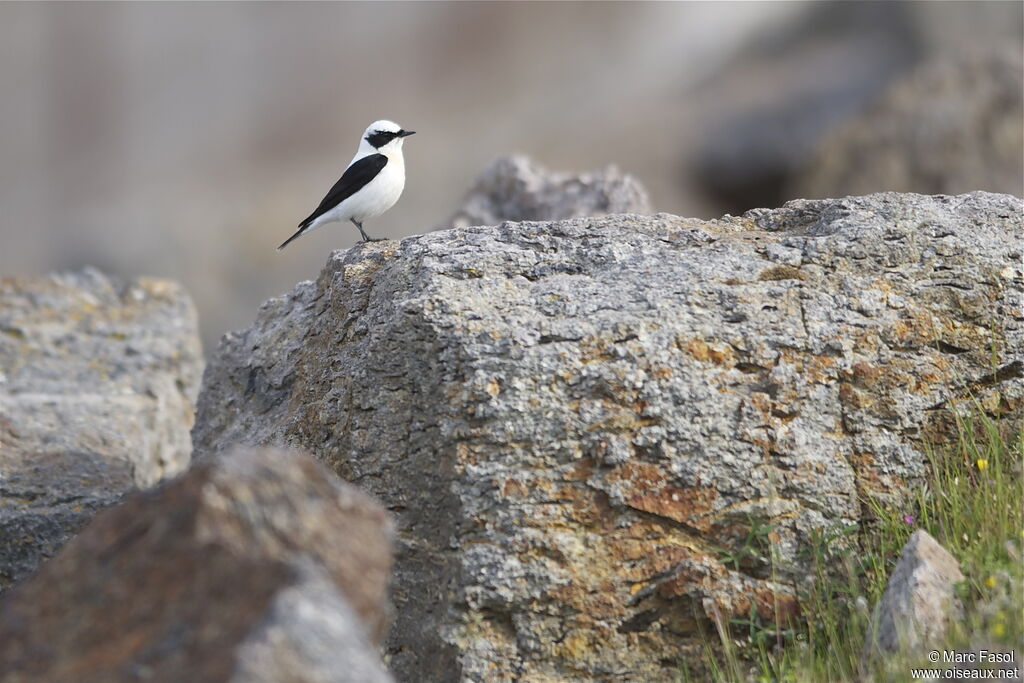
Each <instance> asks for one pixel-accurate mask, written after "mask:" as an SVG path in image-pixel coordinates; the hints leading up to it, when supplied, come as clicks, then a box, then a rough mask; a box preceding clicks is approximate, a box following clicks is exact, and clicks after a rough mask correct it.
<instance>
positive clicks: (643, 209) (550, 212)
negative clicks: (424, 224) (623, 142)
mask: <svg viewBox="0 0 1024 683" xmlns="http://www.w3.org/2000/svg"><path fill="white" fill-rule="evenodd" d="M650 212H651V207H650V200H649V199H648V198H647V191H646V190H645V189H644V188H643V186H642V185H641V184H640V182H639V181H637V180H636V179H635V178H633V177H632V176H629V175H624V174H623V173H622V172H620V171H619V170H618V169H617V168H615V167H614V166H609V167H608V168H606V169H604V170H602V171H598V172H595V173H583V174H581V175H572V174H569V173H553V172H551V171H548V170H547V169H544V168H541V167H540V166H539V165H537V164H536V163H534V162H532V161H530V160H529V159H527V158H526V157H523V156H509V157H502V158H500V159H498V160H496V161H495V162H494V163H492V164H491V165H490V166H488V167H487V168H486V169H484V171H483V173H481V174H480V177H479V178H477V181H476V185H474V186H473V189H471V190H470V191H469V193H468V194H467V195H466V199H465V201H464V202H463V204H462V208H460V209H459V210H458V211H457V212H456V213H455V215H454V216H452V217H451V219H450V220H449V221H448V223H447V225H445V226H444V227H456V228H464V227H468V226H471V225H497V224H498V223H501V222H502V221H547V220H560V219H563V218H575V217H578V216H594V215H603V214H610V213H642V214H647V213H650Z"/></svg>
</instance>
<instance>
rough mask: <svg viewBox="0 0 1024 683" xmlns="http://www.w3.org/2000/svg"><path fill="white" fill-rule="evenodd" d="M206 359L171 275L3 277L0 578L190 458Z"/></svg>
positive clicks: (4, 580)
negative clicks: (129, 279)
mask: <svg viewBox="0 0 1024 683" xmlns="http://www.w3.org/2000/svg"><path fill="white" fill-rule="evenodd" d="M202 368H203V358H202V353H201V350H200V344H199V336H198V332H197V329H196V314H195V310H194V309H193V307H192V302H191V300H190V299H189V297H188V295H187V294H186V293H185V292H184V290H183V289H182V288H181V287H180V286H178V285H177V284H175V283H172V282H167V281H164V280H153V279H146V278H143V279H139V280H137V281H134V282H131V283H128V284H120V283H117V282H114V281H112V280H110V279H108V278H107V277H105V276H104V275H102V274H100V273H99V272H97V271H95V270H85V271H81V272H77V273H66V274H60V275H52V276H49V277H40V278H3V279H0V590H2V589H3V588H5V587H7V586H9V585H10V584H11V583H13V582H15V581H18V580H19V579H21V578H22V577H24V576H26V575H28V574H29V573H30V572H31V571H32V570H34V569H35V567H36V566H37V565H38V564H39V562H40V561H41V560H42V559H44V558H46V557H49V556H51V555H52V554H53V553H54V552H55V551H56V550H57V549H58V548H60V546H61V545H63V544H64V543H65V542H66V541H67V540H68V539H69V538H70V537H71V536H72V535H74V534H75V533H76V532H77V531H78V529H80V528H81V527H82V525H83V524H85V522H86V521H87V520H88V519H89V518H90V517H91V516H92V515H93V514H94V513H95V512H96V511H97V510H99V509H102V508H104V507H106V506H107V505H110V504H111V503H113V502H116V501H117V500H119V499H120V497H121V496H122V494H124V493H125V492H126V491H131V490H134V489H135V488H136V487H146V486H151V485H153V484H155V483H156V482H158V481H160V480H161V479H162V478H164V477H167V476H170V475H173V474H175V473H177V472H180V471H181V470H183V469H184V468H185V467H186V466H187V465H188V462H189V457H190V454H191V451H192V444H191V439H190V436H189V430H190V429H191V427H192V421H193V412H194V407H195V398H196V395H197V394H198V392H199V380H200V378H201V375H202Z"/></svg>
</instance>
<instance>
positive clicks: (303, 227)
mask: <svg viewBox="0 0 1024 683" xmlns="http://www.w3.org/2000/svg"><path fill="white" fill-rule="evenodd" d="M308 227H309V224H308V223H306V224H305V225H300V226H299V229H298V230H296V231H295V234H294V235H292V236H291V237H289V238H288V239H286V240H285V241H284V242H282V243H281V246H279V247H278V248H277V250H278V251H281V250H282V249H284V248H285V247H287V246H288V245H289V244H291V243H292V241H294V240H296V239H298V238H299V237H301V236H302V234H303V233H304V232H306V228H308Z"/></svg>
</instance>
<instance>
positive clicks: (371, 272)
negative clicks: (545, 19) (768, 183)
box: [193, 193, 1024, 681]
mask: <svg viewBox="0 0 1024 683" xmlns="http://www.w3.org/2000/svg"><path fill="white" fill-rule="evenodd" d="M1022 208H1024V207H1022V202H1021V200H1019V199H1017V198H1014V197H1011V196H1006V195H994V194H986V193H975V194H970V195H964V196H960V197H927V196H919V195H900V194H878V195H872V196H868V197H855V198H847V199H843V200H826V201H802V200H799V201H794V202H790V203H789V204H787V205H786V206H785V207H783V208H780V209H775V210H767V209H765V210H757V211H752V212H750V213H748V214H747V215H746V216H744V217H740V218H734V217H726V218H724V219H722V220H718V221H709V222H703V221H698V220H691V219H684V218H679V217H676V216H670V215H664V214H662V215H657V216H651V217H641V216H636V215H617V216H608V217H604V218H585V219H573V220H567V221H557V222H549V223H535V222H527V223H506V224H503V225H500V226H497V227H477V228H469V229H457V230H451V231H447V232H437V233H429V234H426V235H422V236H418V237H411V238H408V239H405V240H402V241H401V242H400V243H399V242H380V243H373V244H366V245H360V246H358V247H356V248H354V249H351V250H349V251H339V252H335V253H333V254H332V255H331V257H330V259H329V261H328V263H327V265H326V267H325V268H324V270H323V272H322V273H321V274H320V276H319V278H318V279H317V280H316V281H315V282H304V283H301V284H299V285H298V286H297V287H296V288H295V289H294V290H293V291H292V292H291V293H289V294H288V295H286V296H283V297H280V298H276V299H271V300H269V301H267V302H266V303H265V304H264V305H263V307H262V308H261V309H260V312H259V315H258V318H257V320H256V322H255V323H254V324H253V326H252V327H250V328H249V329H247V330H244V331H242V332H239V333H233V334H229V335H226V336H225V337H224V338H223V339H222V341H221V344H220V346H219V348H218V350H217V352H216V354H215V357H214V359H213V360H212V362H211V364H210V366H209V367H208V368H207V371H206V375H205V377H204V384H203V387H204V388H203V391H202V393H201V395H200V399H199V408H198V416H197V422H196V426H195V428H194V430H193V438H194V441H195V445H196V449H197V457H209V456H210V455H212V454H216V453H218V452H219V451H220V450H221V449H223V448H224V447H226V446H227V445H229V444H232V443H235V442H252V443H271V444H294V445H302V446H304V447H306V448H308V449H309V450H310V451H311V452H313V453H314V454H315V455H316V456H317V457H318V458H320V459H321V460H323V461H324V462H326V463H328V464H329V465H330V466H331V467H333V468H334V469H335V470H336V471H337V472H338V473H339V474H340V475H341V476H342V477H344V478H345V479H347V480H349V481H352V482H354V483H356V484H357V485H358V486H360V487H361V488H363V489H365V490H367V491H370V492H372V493H373V494H374V495H376V496H378V497H379V498H381V499H382V500H383V501H384V503H385V505H387V506H388V507H389V508H390V509H391V510H393V511H394V512H395V513H396V515H397V517H398V539H399V549H398V557H397V561H396V577H395V584H396V586H395V593H394V597H395V601H396V606H397V615H398V616H397V621H396V625H395V627H394V628H393V629H392V631H391V634H390V638H389V650H390V655H391V659H390V662H391V666H392V670H393V672H394V673H395V674H396V676H398V677H399V678H401V679H405V680H455V679H457V678H460V677H462V678H464V679H466V680H476V681H483V680H511V679H515V678H519V679H522V680H531V681H545V680H550V681H554V680H566V679H591V680H613V679H614V680H665V679H672V678H673V677H675V676H676V675H678V659H679V658H680V657H685V656H688V655H689V654H693V653H695V652H696V651H697V650H699V647H700V643H701V642H702V638H703V636H702V635H701V628H703V632H704V633H713V632H714V630H713V626H711V625H710V621H711V620H712V619H716V618H722V619H727V618H729V617H730V616H734V615H735V616H740V617H743V618H747V617H749V615H750V613H751V610H753V611H754V612H756V614H757V615H759V616H760V617H761V618H767V619H771V618H773V617H774V615H775V613H776V611H779V612H781V613H782V614H781V615H780V617H781V618H786V617H788V616H791V615H793V614H794V613H795V612H796V611H797V607H798V606H797V603H796V600H795V599H794V597H793V596H794V592H795V591H794V585H795V584H796V582H798V581H799V580H800V579H801V578H802V577H804V576H806V567H804V566H803V562H805V561H806V559H805V558H804V556H801V555H800V554H799V553H798V549H799V548H800V547H801V545H802V544H803V543H805V542H806V541H807V538H808V536H809V534H811V533H813V532H815V531H820V530H822V529H827V528H829V527H830V526H831V525H838V524H847V523H851V522H855V521H857V520H859V519H861V518H862V517H863V516H864V515H867V514H870V513H869V512H868V511H867V510H868V509H869V508H868V506H864V507H862V503H863V500H864V496H866V495H877V496H882V497H888V498H891V499H899V498H901V497H902V496H903V495H904V493H905V491H906V488H905V487H907V486H912V485H914V484H915V483H916V482H917V481H918V480H919V478H920V477H921V475H922V474H923V472H924V456H923V454H922V449H921V448H920V445H921V439H922V438H923V437H924V436H925V435H932V436H935V435H940V434H941V433H942V430H943V429H946V428H948V417H949V416H948V413H947V412H946V410H945V409H946V408H949V407H953V406H955V405H957V403H958V402H959V401H960V400H961V399H964V398H966V397H967V396H968V395H970V394H972V395H974V396H975V397H977V398H978V400H979V401H980V402H981V405H983V406H984V407H985V409H986V410H988V411H989V412H991V413H992V414H993V415H994V416H996V417H999V416H1003V417H1006V416H1013V417H1018V416H1020V415H1021V412H1022V410H1024V357H1022V349H1024V318H1022V314H1021V311H1020V308H1019V302H1020V297H1021V295H1022V291H1024V273H1022V264H1021V255H1022V249H1024V246H1022V244H1024V217H1022ZM751 539H753V540H751ZM766 543H772V544H773V545H774V552H775V554H776V556H777V562H776V567H775V570H774V576H775V579H774V580H773V578H772V577H773V570H772V568H771V566H770V561H769V560H768V557H769V552H768V548H766V547H765V544H766Z"/></svg>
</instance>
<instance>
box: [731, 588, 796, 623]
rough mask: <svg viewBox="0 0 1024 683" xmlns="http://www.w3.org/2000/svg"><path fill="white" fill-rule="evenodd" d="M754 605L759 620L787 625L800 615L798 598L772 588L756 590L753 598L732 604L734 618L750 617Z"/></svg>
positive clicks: (738, 599) (742, 598) (745, 598)
mask: <svg viewBox="0 0 1024 683" xmlns="http://www.w3.org/2000/svg"><path fill="white" fill-rule="evenodd" d="M751 603H753V606H754V611H755V612H756V614H757V616H758V618H759V619H763V620H765V621H779V622H782V623H787V622H790V621H792V620H793V619H795V618H796V617H797V615H799V614H800V603H799V602H798V601H797V599H796V596H794V595H791V594H789V593H783V592H780V591H774V590H772V589H770V588H755V589H754V590H753V593H752V594H751V597H749V598H748V597H739V598H737V599H736V600H734V601H733V603H732V609H731V612H732V616H734V617H749V616H750V607H751Z"/></svg>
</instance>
